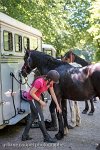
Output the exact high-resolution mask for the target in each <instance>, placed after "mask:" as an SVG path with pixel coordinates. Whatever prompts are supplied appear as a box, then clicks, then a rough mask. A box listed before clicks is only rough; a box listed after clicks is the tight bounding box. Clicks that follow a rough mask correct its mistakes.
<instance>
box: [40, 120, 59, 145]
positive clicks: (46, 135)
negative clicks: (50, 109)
mask: <svg viewBox="0 0 100 150" xmlns="http://www.w3.org/2000/svg"><path fill="white" fill-rule="evenodd" d="M39 126H40V129H41V131H42V133H43V137H44V142H48V143H56V142H57V139H55V138H51V137H50V135H49V134H48V132H47V130H46V127H45V123H44V121H39Z"/></svg>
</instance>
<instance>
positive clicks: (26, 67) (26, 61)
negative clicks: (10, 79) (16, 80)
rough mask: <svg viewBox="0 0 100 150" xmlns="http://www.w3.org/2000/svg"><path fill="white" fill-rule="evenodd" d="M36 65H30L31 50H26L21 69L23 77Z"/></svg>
mask: <svg viewBox="0 0 100 150" xmlns="http://www.w3.org/2000/svg"><path fill="white" fill-rule="evenodd" d="M34 68H36V67H34V66H33V65H32V58H31V51H30V50H26V52H25V56H24V65H23V66H22V69H21V74H22V76H23V77H27V75H28V74H30V72H31V71H32V70H33V69H34Z"/></svg>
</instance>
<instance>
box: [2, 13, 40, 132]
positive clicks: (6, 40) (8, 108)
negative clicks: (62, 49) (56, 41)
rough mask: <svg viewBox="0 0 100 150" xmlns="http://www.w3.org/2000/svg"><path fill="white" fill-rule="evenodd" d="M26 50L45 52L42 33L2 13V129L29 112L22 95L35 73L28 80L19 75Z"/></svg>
mask: <svg viewBox="0 0 100 150" xmlns="http://www.w3.org/2000/svg"><path fill="white" fill-rule="evenodd" d="M25 48H26V49H36V48H37V50H39V51H42V33H41V32H40V31H39V30H37V29H35V28H32V27H30V26H28V25H26V24H24V23H22V22H19V21H17V20H15V19H13V18H11V17H9V16H7V15H6V14H3V13H0V129H2V128H3V127H5V126H6V125H14V124H16V123H17V122H19V121H20V120H22V119H23V118H25V117H26V116H27V115H28V114H29V113H30V107H29V104H28V103H27V102H25V101H23V100H22V99H21V95H20V94H21V90H26V91H27V90H28V89H29V86H28V85H30V84H31V82H32V80H33V79H34V74H33V73H31V74H30V75H29V76H28V81H26V80H25V79H24V78H22V76H21V73H20V70H21V67H22V65H23V63H24V62H23V57H24V51H25Z"/></svg>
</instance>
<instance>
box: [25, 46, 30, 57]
mask: <svg viewBox="0 0 100 150" xmlns="http://www.w3.org/2000/svg"><path fill="white" fill-rule="evenodd" d="M29 52H30V50H29V49H27V48H26V47H24V53H25V54H27V55H29Z"/></svg>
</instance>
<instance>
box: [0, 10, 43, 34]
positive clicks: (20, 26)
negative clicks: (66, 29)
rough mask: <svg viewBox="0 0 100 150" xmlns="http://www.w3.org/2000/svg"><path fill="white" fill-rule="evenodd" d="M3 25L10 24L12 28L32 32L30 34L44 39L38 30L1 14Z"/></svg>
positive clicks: (0, 20) (0, 18) (0, 21)
mask: <svg viewBox="0 0 100 150" xmlns="http://www.w3.org/2000/svg"><path fill="white" fill-rule="evenodd" d="M1 23H5V24H8V25H10V26H13V27H16V28H18V29H21V30H24V31H27V32H30V33H33V34H35V35H38V36H40V37H42V33H41V32H40V31H39V30H38V29H35V28H33V27H31V26H28V25H26V24H24V23H22V22H20V21H18V20H16V19H14V18H12V17H10V16H8V15H6V14H4V13H1V12H0V24H1Z"/></svg>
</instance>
